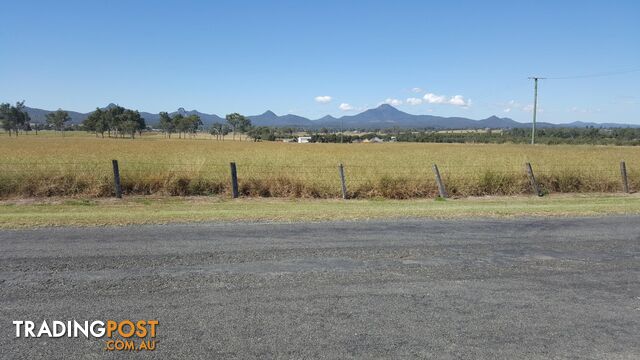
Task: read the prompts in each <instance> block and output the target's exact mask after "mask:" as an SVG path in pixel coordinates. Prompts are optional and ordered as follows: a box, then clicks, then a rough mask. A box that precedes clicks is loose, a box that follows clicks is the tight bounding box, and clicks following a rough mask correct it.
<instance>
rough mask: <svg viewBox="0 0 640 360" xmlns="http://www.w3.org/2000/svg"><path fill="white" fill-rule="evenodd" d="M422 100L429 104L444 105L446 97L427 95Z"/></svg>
mask: <svg viewBox="0 0 640 360" xmlns="http://www.w3.org/2000/svg"><path fill="white" fill-rule="evenodd" d="M422 98H423V99H424V101H426V102H427V103H429V104H444V103H445V102H446V101H447V97H446V96H442V95H436V94H433V93H427V94H425V95H424V96H423V97H422Z"/></svg>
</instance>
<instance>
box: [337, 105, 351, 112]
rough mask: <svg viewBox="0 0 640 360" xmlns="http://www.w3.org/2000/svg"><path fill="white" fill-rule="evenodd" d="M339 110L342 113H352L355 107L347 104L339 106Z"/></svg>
mask: <svg viewBox="0 0 640 360" xmlns="http://www.w3.org/2000/svg"><path fill="white" fill-rule="evenodd" d="M338 108H339V109H340V110H342V111H351V110H353V106H351V105H349V104H347V103H342V104H340V106H338Z"/></svg>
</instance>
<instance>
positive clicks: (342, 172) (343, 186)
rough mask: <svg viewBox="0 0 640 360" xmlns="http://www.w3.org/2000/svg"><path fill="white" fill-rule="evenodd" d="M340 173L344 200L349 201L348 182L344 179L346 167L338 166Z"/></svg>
mask: <svg viewBox="0 0 640 360" xmlns="http://www.w3.org/2000/svg"><path fill="white" fill-rule="evenodd" d="M338 172H339V173H340V182H341V183H342V198H343V199H345V200H346V199H347V182H346V181H345V179H344V166H342V164H340V165H338Z"/></svg>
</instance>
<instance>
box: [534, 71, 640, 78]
mask: <svg viewBox="0 0 640 360" xmlns="http://www.w3.org/2000/svg"><path fill="white" fill-rule="evenodd" d="M639 71H640V68H637V69H631V70H623V71H611V72H603V73H596V74H588V75H574V76H556V77H548V78H547V79H550V80H568V79H587V78H595V77H605V76H614V75H624V74H630V73H634V72H639Z"/></svg>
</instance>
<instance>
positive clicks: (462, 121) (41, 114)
mask: <svg viewBox="0 0 640 360" xmlns="http://www.w3.org/2000/svg"><path fill="white" fill-rule="evenodd" d="M110 106H115V105H114V104H109V105H107V106H106V107H105V108H108V107H110ZM27 112H28V113H29V115H30V116H31V120H32V121H33V122H40V123H43V122H45V115H46V114H47V113H49V112H51V111H50V110H43V109H37V108H29V107H27ZM67 112H68V113H69V115H70V116H71V121H72V123H74V124H79V123H81V122H82V121H83V120H84V119H86V118H87V116H88V115H89V113H80V112H75V111H69V110H67ZM178 113H180V114H182V115H193V114H195V115H198V116H200V118H201V119H202V122H203V124H204V125H205V127H209V126H210V125H211V124H213V123H216V122H224V121H225V120H224V118H223V117H220V116H218V115H216V114H206V113H202V112H199V111H197V110H185V109H184V108H179V109H178V110H176V111H174V112H171V113H170V114H171V115H172V116H173V115H175V114H178ZM140 114H141V115H142V117H143V118H144V119H145V120H146V122H147V124H149V125H151V126H155V125H156V124H157V123H158V121H159V118H160V115H159V114H155V113H148V112H140ZM249 118H250V119H251V122H252V123H253V124H254V125H256V126H272V127H295V128H304V129H320V128H332V129H339V128H341V127H343V128H345V129H368V130H372V129H388V128H394V127H397V128H403V129H484V128H491V129H510V128H528V127H530V126H531V123H521V122H517V121H515V120H513V119H510V118H501V117H497V116H495V115H494V116H491V117H488V118H486V119H480V120H473V119H469V118H464V117H442V116H434V115H413V114H409V113H406V112H403V111H400V110H398V109H396V108H395V107H393V106H391V105H387V104H382V105H380V106H378V107H376V108H373V109H368V110H365V111H363V112H361V113H359V114H355V115H346V116H342V117H340V118H335V117H333V116H331V115H327V116H324V117H322V118H320V119H317V120H310V119H307V118H305V117H302V116H298V115H294V114H286V115H277V114H275V113H274V112H273V111H270V110H268V111H266V112H264V113H262V114H259V115H251V116H249ZM537 126H538V127H539V128H558V127H576V128H584V127H587V126H593V127H604V128H620V127H636V128H637V127H640V125H631V124H617V123H602V124H599V123H590V122H580V121H576V122H572V123H568V124H552V123H546V122H539V123H537Z"/></svg>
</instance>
